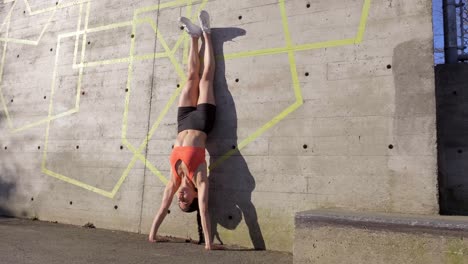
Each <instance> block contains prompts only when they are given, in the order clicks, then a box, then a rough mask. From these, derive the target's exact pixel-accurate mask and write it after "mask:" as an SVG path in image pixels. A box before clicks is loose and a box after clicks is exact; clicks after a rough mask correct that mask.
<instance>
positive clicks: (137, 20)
mask: <svg viewBox="0 0 468 264" xmlns="http://www.w3.org/2000/svg"><path fill="white" fill-rule="evenodd" d="M24 1H25V2H26V3H27V1H26V0H24ZM8 2H13V6H14V5H15V3H16V1H15V0H4V3H8ZM207 2H208V0H202V1H199V0H198V1H196V0H175V1H172V2H166V3H163V4H159V5H153V6H148V7H143V8H139V9H136V10H135V11H134V15H133V20H132V21H125V22H119V23H114V24H109V25H105V26H101V27H96V28H88V22H89V15H90V5H91V2H90V0H87V1H75V2H72V3H67V4H63V5H62V4H59V5H57V6H56V7H51V8H46V9H43V10H38V11H31V10H28V12H30V14H38V13H44V12H49V11H52V12H54V13H53V14H55V11H56V10H57V9H58V8H59V7H61V8H63V7H65V6H71V5H78V4H79V5H80V13H79V18H78V26H77V30H76V31H75V32H70V33H64V34H60V35H59V36H58V38H57V40H58V41H57V47H56V58H55V66H54V70H53V74H52V75H53V81H52V86H51V95H52V96H51V98H50V105H49V114H48V117H47V118H46V119H44V120H40V121H37V122H35V123H32V124H30V125H27V126H24V127H21V128H17V129H14V130H13V131H14V132H18V131H22V130H25V129H28V128H31V127H34V126H37V125H40V124H43V123H47V129H46V140H45V148H44V154H43V160H42V171H43V173H45V174H47V175H49V176H52V177H55V178H57V179H60V180H62V181H65V182H68V183H70V184H73V185H76V186H78V187H81V188H84V189H86V190H89V191H92V192H95V193H97V194H100V195H103V196H105V197H109V198H113V197H114V196H115V194H116V193H117V192H118V190H119V189H120V187H121V185H122V184H123V182H124V181H125V179H126V178H127V177H128V175H129V173H130V171H131V170H132V168H133V167H134V166H135V164H136V162H137V161H141V162H143V163H144V164H145V166H146V167H147V168H148V169H149V170H150V171H151V172H152V173H153V174H154V175H155V176H157V178H158V179H159V180H160V181H161V182H162V183H164V184H166V183H167V181H168V180H167V178H166V177H164V175H163V174H162V173H161V172H160V171H159V170H158V169H157V168H156V167H155V166H154V165H153V164H152V163H151V162H149V161H148V160H147V159H146V157H145V156H144V155H143V154H142V151H143V150H144V149H145V148H146V147H147V145H148V142H149V140H151V138H152V136H153V135H154V133H155V132H156V130H157V128H158V127H159V125H160V124H161V122H162V120H163V118H164V117H165V116H166V114H167V112H168V111H169V109H170V108H171V107H172V105H173V104H174V102H175V101H176V99H177V97H178V96H179V94H180V92H181V90H182V87H184V85H185V84H186V81H187V77H186V75H185V72H184V71H183V68H182V66H181V64H180V63H179V62H178V61H177V60H176V58H175V53H176V51H177V50H178V49H179V48H180V46H181V45H182V44H183V53H184V54H183V57H184V58H185V59H184V61H185V60H186V58H187V55H186V54H187V52H188V37H187V34H181V35H180V36H179V38H178V39H177V41H176V43H175V44H174V47H172V48H171V47H169V45H168V44H167V42H166V40H165V39H164V37H163V35H162V34H161V32H160V30H159V29H158V27H157V25H156V22H155V21H154V20H153V19H151V18H147V17H139V15H141V14H144V13H147V12H152V11H157V10H161V9H164V8H172V7H179V6H183V5H186V6H187V10H186V11H187V16H190V14H191V12H192V5H193V4H195V3H200V6H199V8H198V11H200V10H201V9H203V8H204V7H205V5H206V4H207ZM83 4H86V11H85V13H86V15H85V22H84V29H81V28H80V27H81V26H80V25H81V19H82V13H83V12H82V10H83ZM370 4H371V0H364V4H363V8H362V14H361V19H360V24H359V28H358V31H357V34H356V36H355V38H353V39H342V40H333V41H325V42H318V43H308V44H301V45H294V43H293V42H292V38H291V34H290V32H289V25H288V17H287V12H286V7H285V0H279V10H280V14H281V19H282V25H283V31H284V36H285V40H286V43H285V46H283V47H278V48H270V49H260V50H255V51H246V52H238V53H231V54H226V55H224V57H218V58H217V59H220V60H229V59H239V58H245V57H254V56H265V55H274V54H287V55H288V60H289V64H290V71H291V76H292V84H293V89H294V95H295V99H296V100H295V102H294V103H293V104H291V105H290V106H289V107H287V108H286V109H284V110H283V111H282V112H281V113H279V114H278V115H276V116H275V117H273V119H272V120H270V121H268V122H267V123H265V124H264V125H262V126H261V127H260V128H259V129H257V130H256V131H254V132H253V133H252V134H250V135H249V136H248V137H247V138H245V139H243V140H242V141H241V142H240V143H239V144H238V148H237V149H235V150H230V151H228V152H226V153H225V154H224V155H222V156H221V157H220V158H219V159H218V160H216V161H215V162H214V163H213V164H211V166H210V169H213V168H214V167H216V166H218V165H219V164H221V163H222V162H224V161H226V160H227V159H228V158H229V157H231V156H232V155H233V154H235V153H236V152H238V151H239V150H241V149H243V148H244V147H246V146H247V145H248V144H249V143H251V142H252V141H254V140H255V139H257V138H258V137H260V136H261V135H262V134H263V133H265V131H267V130H268V129H270V128H271V127H273V126H275V125H276V124H277V123H278V122H280V121H281V120H283V119H284V118H286V117H287V116H288V115H289V114H291V113H292V112H294V111H295V110H297V109H298V108H299V107H300V106H301V105H302V104H303V99H302V92H301V87H300V83H299V78H298V73H297V66H296V59H295V53H296V52H298V51H305V50H312V49H321V48H330V47H339V46H344V45H354V44H359V43H361V42H362V40H363V36H364V32H365V29H366V25H367V19H368V15H369V9H370ZM26 5H27V6H29V3H27V4H26ZM29 9H30V7H29ZM196 13H198V12H196ZM7 18H8V19H6V20H5V22H4V24H2V28H3V26H4V25H5V26H6V28H7V32H6V36H5V38H0V41H3V42H4V43H5V44H4V50H3V59H2V64H1V65H0V81H1V78H2V77H1V76H2V75H3V68H4V61H5V53H6V45H7V43H8V42H14V43H20V44H30V45H32V44H33V43H32V42H31V41H30V40H15V39H10V38H9V37H8V32H9V26H10V18H11V10H10V12H9V14H8V16H7ZM49 22H50V20H49V21H48V24H49ZM141 24H149V25H150V26H151V28H152V29H153V31H154V33H155V35H156V38H157V41H159V43H160V44H161V46H162V47H163V49H164V52H159V53H150V54H144V55H135V43H136V39H137V38H136V29H137V26H138V25H141ZM130 26H131V27H132V34H133V36H134V37H133V38H132V39H131V44H130V51H129V56H128V57H123V58H115V59H108V60H101V61H87V62H86V61H84V58H85V52H86V48H85V46H86V45H85V43H86V36H87V34H89V33H94V32H101V31H105V30H111V29H115V28H120V27H130ZM46 28H47V27H45V29H43V30H42V32H41V36H40V37H42V34H43V33H44V32H45V30H46ZM70 37H75V38H76V40H75V49H74V57H73V65H72V68H73V69H78V70H79V75H78V83H77V94H76V98H77V99H76V105H75V108H74V109H71V110H68V111H66V112H64V113H61V114H58V115H52V113H53V98H54V94H55V82H56V77H57V65H58V60H59V50H60V43H61V40H62V39H64V38H70ZM80 37H82V47H83V48H82V50H81V54H80V55H81V56H80V61H79V63H78V62H77V60H78V46H79V45H78V43H79V40H80ZM38 41H40V38H39V39H38V40H37V42H38ZM35 45H37V43H35ZM156 58H168V59H169V60H170V61H171V63H172V65H173V66H174V68H175V71H176V73H177V75H178V77H179V78H180V80H181V85H180V87H179V88H178V89H176V90H175V91H174V93H173V94H172V95H171V97H170V98H169V100H168V102H167V103H166V105H165V106H164V108H163V110H162V111H161V112H160V114H159V115H158V117H157V119H156V121H155V122H154V123H153V124H152V126H151V128H150V130H149V132H148V134H147V136H146V137H145V139H144V140H143V142H142V143H141V144H140V145H139V146H138V147H135V146H133V145H132V144H130V142H128V140H127V129H128V113H129V104H130V95H131V92H132V85H131V83H132V80H133V65H134V62H135V61H140V60H150V59H156ZM119 63H128V79H127V85H126V88H127V89H128V92H127V93H126V97H125V108H124V113H123V120H122V134H121V138H122V144H123V145H124V146H125V147H126V148H127V149H129V150H130V151H131V152H132V153H133V157H132V159H131V161H130V162H129V164H128V166H127V167H126V169H125V170H124V171H123V173H122V175H121V177H120V178H119V180H118V182H117V183H116V185H115V186H114V187H113V189H112V191H110V192H109V191H106V190H103V189H100V188H97V187H94V186H91V185H88V184H85V183H83V182H80V181H78V180H75V179H72V178H70V177H67V176H65V175H62V174H59V173H56V172H53V171H51V170H49V169H47V149H48V139H49V131H50V123H51V121H53V120H55V119H57V118H60V117H64V116H67V115H70V114H73V113H76V112H78V111H79V102H80V90H81V82H82V77H83V71H84V69H85V68H88V67H97V66H101V65H113V64H119ZM0 89H1V88H0ZM0 99H1V103H2V104H3V107H4V111H5V113H6V115H7V116H9V115H8V111H7V107H6V104H5V100H4V98H3V94H2V93H1V90H0ZM8 120H9V124H10V127H12V125H11V120H10V119H9V117H8Z"/></svg>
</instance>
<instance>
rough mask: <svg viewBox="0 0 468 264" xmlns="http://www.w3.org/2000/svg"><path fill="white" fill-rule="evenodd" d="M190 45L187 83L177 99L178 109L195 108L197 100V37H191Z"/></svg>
mask: <svg viewBox="0 0 468 264" xmlns="http://www.w3.org/2000/svg"><path fill="white" fill-rule="evenodd" d="M191 39H192V44H191V45H190V51H189V58H188V72H187V75H188V76H187V78H188V79H187V83H186V84H185V86H184V88H183V89H182V92H181V94H180V97H179V107H183V106H197V100H198V93H199V92H198V84H199V82H200V76H199V72H200V58H199V55H198V39H199V37H196V36H192V38H191Z"/></svg>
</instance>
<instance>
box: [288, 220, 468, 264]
mask: <svg viewBox="0 0 468 264" xmlns="http://www.w3.org/2000/svg"><path fill="white" fill-rule="evenodd" d="M465 229H466V224H465V222H464V221H463V219H460V218H456V217H453V218H450V217H436V216H418V215H398V214H395V215H388V214H375V213H363V212H346V211H344V212H343V211H307V212H302V213H299V214H297V215H296V222H295V236H294V250H293V252H294V263H310V262H314V263H342V262H347V263H390V262H399V263H446V262H447V263H451V262H453V263H457V262H459V263H463V262H465V261H466V260H467V259H466V256H465V254H464V253H463V252H464V251H465V250H466V247H467V245H466V243H465V242H464V239H463V238H464V237H465V236H466V232H465ZM460 252H462V253H460Z"/></svg>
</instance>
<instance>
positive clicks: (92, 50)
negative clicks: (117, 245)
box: [0, 0, 438, 251]
mask: <svg viewBox="0 0 468 264" xmlns="http://www.w3.org/2000/svg"><path fill="white" fill-rule="evenodd" d="M158 4H159V5H158ZM200 8H205V9H207V10H208V11H209V12H210V13H211V15H212V25H213V26H214V27H216V29H214V31H213V38H214V41H215V46H216V53H217V57H218V61H217V66H218V67H217V77H216V89H217V90H216V93H217V95H216V97H217V102H218V113H217V115H218V119H217V123H216V125H215V128H214V131H213V132H212V134H211V135H210V142H209V144H208V147H207V149H208V152H209V157H208V160H209V162H210V164H211V176H210V177H211V182H212V184H211V198H210V199H211V200H210V203H211V208H212V209H211V211H212V214H213V222H214V229H215V230H216V232H217V236H218V238H219V239H220V240H222V241H223V242H225V243H229V244H240V245H244V246H247V247H260V248H261V247H264V246H266V248H268V249H275V250H284V251H291V250H292V244H293V229H294V213H295V212H298V211H303V210H308V209H314V208H347V209H349V210H368V211H380V212H410V213H419V214H435V213H437V212H438V204H437V198H436V196H437V195H436V194H437V189H436V182H437V174H436V148H435V102H434V81H433V79H434V75H433V67H432V64H433V63H432V62H433V57H432V50H433V48H432V38H433V34H432V24H431V1H428V0H425V1H421V0H389V1H383V0H373V1H370V0H346V1H343V0H332V1H330V0H326V1H325V0H319V1H310V2H307V1H303V0H286V1H283V0H281V1H278V0H258V1H249V0H242V1H221V0H216V1H205V0H203V1H200V0H199V1H195V0H192V1H191V0H187V1H173V0H171V1H167V0H161V1H155V0H152V1H150V0H139V1H129V0H126V1H118V0H114V1H110V0H105V1H104V0H103V1H101V0H100V1H97V0H96V1H95V0H82V1H71V0H62V1H58V2H57V3H55V2H47V3H46V2H45V1H39V0H29V1H26V0H16V1H8V0H7V1H5V3H2V4H0V14H1V15H0V17H1V18H3V19H4V22H3V24H2V27H1V29H2V31H1V35H0V37H1V38H0V40H1V46H2V49H1V50H2V60H1V62H2V64H1V70H2V71H1V76H2V78H1V86H0V87H1V104H2V106H3V111H2V116H1V119H0V120H1V122H0V130H1V131H2V133H1V151H0V155H1V159H0V161H1V167H0V168H1V174H0V176H1V178H0V179H1V181H0V190H1V192H0V194H1V195H0V207H1V208H2V211H3V212H4V213H8V214H12V215H15V216H20V217H34V216H36V217H38V218H39V219H43V220H52V221H59V222H63V223H72V224H77V225H83V224H84V223H86V222H92V223H94V224H95V225H96V226H97V227H98V228H109V229H120V230H128V231H132V232H142V233H147V232H148V231H149V226H150V223H151V221H152V217H153V216H154V213H155V211H156V210H157V208H158V207H159V205H160V201H161V197H162V191H163V189H164V186H165V182H166V181H167V180H166V179H168V178H169V175H168V174H169V163H168V155H169V154H170V152H171V146H172V144H173V140H174V137H175V133H176V121H175V119H176V110H177V105H176V99H177V95H178V93H179V92H180V88H179V89H178V86H179V87H181V86H183V84H184V80H185V77H186V76H185V73H184V72H183V70H184V68H185V63H184V61H185V58H186V53H187V44H188V42H187V38H186V34H184V33H183V31H182V30H181V29H180V28H179V25H178V24H177V22H176V21H177V17H178V16H180V15H187V14H188V15H189V16H192V15H193V16H195V15H196V13H197V11H198V10H199V9H200ZM155 32H159V34H158V35H157V34H155ZM147 135H148V137H147ZM239 150H240V151H239ZM195 223H196V221H195V215H194V214H184V213H181V212H179V210H178V209H177V208H176V205H175V204H174V206H173V209H172V210H171V214H170V215H169V216H168V218H167V220H166V221H165V222H164V224H163V226H162V227H161V233H162V234H171V235H176V236H182V237H191V238H194V239H197V228H196V224H195Z"/></svg>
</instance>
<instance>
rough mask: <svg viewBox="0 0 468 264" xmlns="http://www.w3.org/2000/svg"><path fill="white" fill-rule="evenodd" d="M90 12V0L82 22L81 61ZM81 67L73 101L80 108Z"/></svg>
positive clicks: (83, 57) (84, 49) (84, 50)
mask: <svg viewBox="0 0 468 264" xmlns="http://www.w3.org/2000/svg"><path fill="white" fill-rule="evenodd" d="M90 13H91V2H88V3H87V4H86V16H85V22H84V23H85V24H84V31H85V33H84V34H83V41H82V43H81V62H83V61H84V60H85V54H86V38H87V36H88V35H87V34H86V33H87V30H88V24H89V14H90ZM83 71H84V69H83V68H80V69H79V73H78V83H77V85H76V101H75V108H76V109H78V111H79V110H80V99H81V83H82V81H83Z"/></svg>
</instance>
